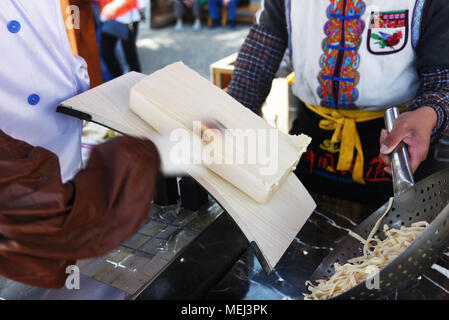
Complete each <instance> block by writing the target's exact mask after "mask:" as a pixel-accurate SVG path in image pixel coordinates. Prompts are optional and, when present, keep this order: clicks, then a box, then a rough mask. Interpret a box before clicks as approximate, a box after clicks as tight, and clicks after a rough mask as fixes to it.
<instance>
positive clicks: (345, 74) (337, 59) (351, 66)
mask: <svg viewBox="0 0 449 320" xmlns="http://www.w3.org/2000/svg"><path fill="white" fill-rule="evenodd" d="M330 2H331V4H330V5H329V7H328V9H327V17H328V18H329V21H328V22H327V23H326V24H325V26H324V33H325V34H326V38H325V39H324V40H323V43H322V49H323V51H324V54H323V55H322V56H321V57H320V67H321V72H320V74H319V75H318V81H319V83H320V87H319V88H318V95H319V97H320V99H321V106H324V107H331V108H340V109H352V108H355V101H356V100H357V99H358V95H359V92H358V90H357V89H356V85H357V83H358V81H359V73H358V72H357V69H358V67H359V63H360V56H359V55H358V49H359V47H360V44H361V42H362V39H361V35H362V33H363V31H364V29H365V23H364V22H363V20H362V19H361V17H362V16H363V14H364V13H365V8H366V6H365V3H364V1H362V0H330Z"/></svg>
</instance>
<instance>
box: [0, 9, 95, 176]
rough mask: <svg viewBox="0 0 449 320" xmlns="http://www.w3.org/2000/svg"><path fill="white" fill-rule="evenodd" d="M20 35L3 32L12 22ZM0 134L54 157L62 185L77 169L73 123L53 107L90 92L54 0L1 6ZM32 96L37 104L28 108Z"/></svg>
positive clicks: (76, 125) (77, 129)
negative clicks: (57, 164) (33, 95)
mask: <svg viewBox="0 0 449 320" xmlns="http://www.w3.org/2000/svg"><path fill="white" fill-rule="evenodd" d="M13 20H15V21H17V22H18V23H19V24H20V30H19V32H17V33H12V32H10V31H9V30H8V24H9V23H10V22H11V21H13ZM0 47H1V48H2V51H1V59H0V83H1V87H0V130H2V131H4V132H5V133H7V134H8V135H11V136H12V137H14V138H16V139H20V140H24V141H26V142H28V143H29V144H31V145H33V146H41V147H44V148H46V149H49V150H51V151H53V152H54V153H55V154H56V155H58V157H59V162H60V166H61V174H62V178H63V181H67V180H68V179H70V178H72V177H73V175H74V174H75V173H76V172H77V170H79V168H80V167H81V129H82V122H81V121H80V120H78V119H75V118H72V117H69V116H66V115H63V114H59V113H56V112H55V110H56V108H57V106H58V104H59V103H60V102H61V101H63V100H66V99H68V98H70V97H72V96H74V95H76V94H78V93H80V92H82V91H84V90H87V89H88V88H89V76H88V74H87V66H86V63H85V61H84V60H83V59H82V58H80V57H78V56H75V55H73V54H72V51H71V48H70V44H69V41H68V37H67V33H66V30H65V26H64V20H63V17H62V12H61V8H60V4H59V1H58V0H39V1H35V0H2V1H1V4H0ZM32 94H36V95H38V96H39V97H40V102H39V103H38V104H36V105H30V104H29V103H28V97H29V96H30V95H32Z"/></svg>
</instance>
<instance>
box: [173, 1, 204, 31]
mask: <svg viewBox="0 0 449 320" xmlns="http://www.w3.org/2000/svg"><path fill="white" fill-rule="evenodd" d="M184 7H186V8H191V9H192V11H193V16H194V17H195V22H194V23H193V30H200V29H201V5H200V1H199V0H176V1H175V16H176V19H177V20H176V26H175V30H177V31H181V30H183V23H182V17H183V15H184Z"/></svg>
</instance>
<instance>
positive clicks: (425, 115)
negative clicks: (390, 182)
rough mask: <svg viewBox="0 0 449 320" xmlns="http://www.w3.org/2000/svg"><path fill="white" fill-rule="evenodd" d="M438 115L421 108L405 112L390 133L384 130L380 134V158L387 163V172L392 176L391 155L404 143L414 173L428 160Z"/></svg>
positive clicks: (431, 110) (433, 111) (426, 108)
mask: <svg viewBox="0 0 449 320" xmlns="http://www.w3.org/2000/svg"><path fill="white" fill-rule="evenodd" d="M437 120H438V119H437V114H436V112H435V110H433V109H432V108H431V107H421V108H419V109H417V110H415V111H410V112H404V113H402V114H400V115H399V117H398V118H397V119H396V120H395V122H394V127H393V130H391V132H390V133H388V132H387V130H382V132H381V134H380V146H381V147H380V157H381V158H382V160H383V162H384V163H385V165H386V167H385V171H386V172H388V173H390V174H391V168H390V159H389V157H388V154H390V153H391V152H392V151H393V150H394V149H395V148H396V147H397V145H398V144H399V143H400V142H401V141H404V143H405V144H406V145H407V148H408V152H409V154H410V166H411V168H412V170H413V172H415V171H416V169H417V168H418V166H419V165H420V164H421V162H422V161H424V160H425V159H426V158H427V154H428V152H429V146H430V136H431V134H432V130H433V128H435V126H436V124H437Z"/></svg>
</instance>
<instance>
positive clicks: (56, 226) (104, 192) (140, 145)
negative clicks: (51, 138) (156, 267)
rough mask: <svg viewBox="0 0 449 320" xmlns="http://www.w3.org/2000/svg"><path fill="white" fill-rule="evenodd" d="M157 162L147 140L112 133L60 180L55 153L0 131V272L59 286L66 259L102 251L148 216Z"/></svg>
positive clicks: (156, 153) (13, 277)
mask: <svg viewBox="0 0 449 320" xmlns="http://www.w3.org/2000/svg"><path fill="white" fill-rule="evenodd" d="M159 166H160V160H159V154H158V152H157V150H156V147H155V146H154V144H153V143H151V142H150V141H148V140H140V139H137V138H130V137H119V138H115V139H112V140H110V141H108V142H106V143H104V144H101V145H99V146H97V147H96V148H95V149H94V150H93V151H92V153H91V157H90V159H89V161H88V164H87V166H86V168H85V169H83V170H81V171H80V172H79V173H78V174H77V175H76V176H75V178H74V179H73V181H71V182H69V183H66V184H62V182H61V177H60V169H59V161H58V158H57V157H56V155H55V154H53V153H52V152H50V151H48V150H45V149H43V148H40V147H32V146H30V145H28V144H27V143H25V142H22V141H18V140H14V139H13V138H11V137H9V136H7V135H6V134H4V133H3V132H1V131H0V234H1V235H2V237H0V239H1V240H0V274H1V275H3V276H5V277H7V278H11V279H13V280H16V281H20V282H24V283H27V284H30V285H34V286H39V287H46V288H58V287H61V286H63V285H64V282H65V278H66V277H67V274H66V273H65V268H66V267H67V266H68V265H71V264H74V263H75V260H77V259H85V258H92V257H96V256H101V255H104V254H106V253H108V252H109V251H111V250H112V249H114V248H115V247H117V246H118V245H120V244H121V243H122V242H123V241H125V240H126V239H127V238H128V237H129V236H130V235H132V234H133V233H134V232H135V231H136V229H137V228H138V227H140V225H141V224H142V223H143V221H144V220H145V219H146V218H147V217H148V216H149V213H150V209H151V206H152V200H153V197H154V194H155V179H156V176H157V174H158V172H159Z"/></svg>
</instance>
